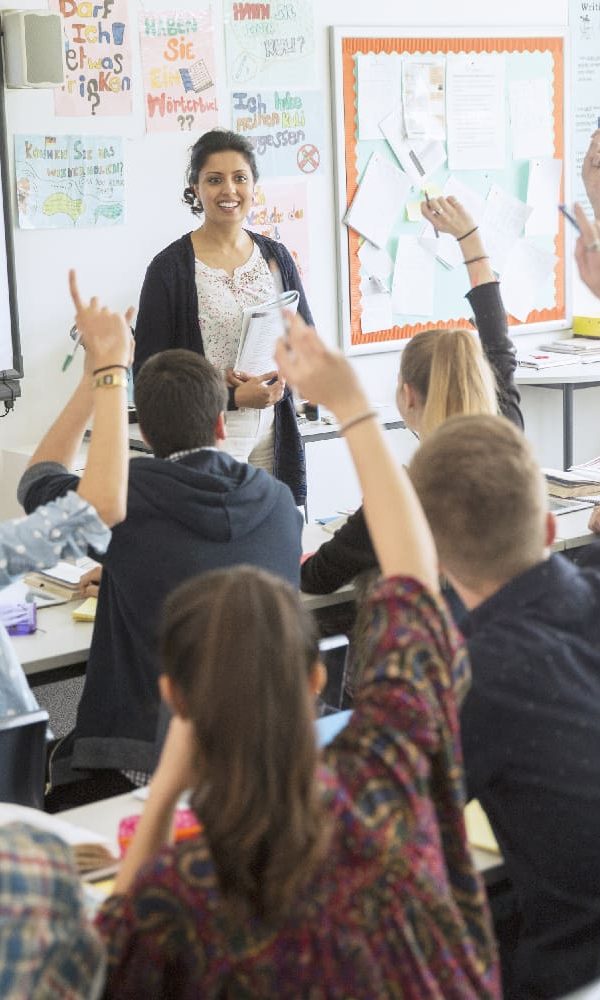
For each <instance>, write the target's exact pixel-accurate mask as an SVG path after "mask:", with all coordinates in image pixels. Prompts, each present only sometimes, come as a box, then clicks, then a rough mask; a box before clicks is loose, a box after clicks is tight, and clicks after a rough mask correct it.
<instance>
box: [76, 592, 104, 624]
mask: <svg viewBox="0 0 600 1000" xmlns="http://www.w3.org/2000/svg"><path fill="white" fill-rule="evenodd" d="M97 605H98V598H97V597H88V599H87V601H84V602H83V604H80V605H79V606H78V607H76V608H73V612H72V617H73V621H76V622H93V621H95V620H96V607H97Z"/></svg>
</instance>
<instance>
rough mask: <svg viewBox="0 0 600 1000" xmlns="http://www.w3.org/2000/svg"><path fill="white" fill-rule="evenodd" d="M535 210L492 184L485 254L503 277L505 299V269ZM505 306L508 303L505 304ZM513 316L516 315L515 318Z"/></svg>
mask: <svg viewBox="0 0 600 1000" xmlns="http://www.w3.org/2000/svg"><path fill="white" fill-rule="evenodd" d="M531 212H532V209H531V208H530V207H529V205H526V204H525V202H524V201H521V200H520V199H519V198H515V197H514V196H513V195H512V194H508V192H506V191H504V190H503V189H502V188H501V187H499V186H498V185H497V184H492V186H491V188H490V190H489V192H488V196H487V199H486V202H485V212H484V215H483V226H484V239H485V249H486V253H488V254H489V256H490V263H491V265H492V267H493V269H494V271H496V272H497V273H498V274H502V276H503V279H502V294H503V296H504V287H505V286H504V269H505V267H506V265H507V262H508V259H509V255H510V253H511V250H512V248H513V247H514V245H515V243H516V242H517V240H518V239H519V237H520V236H521V235H522V233H523V230H524V228H525V223H526V222H527V220H528V218H529V216H530V215H531ZM505 304H506V300H505ZM513 315H514V314H513Z"/></svg>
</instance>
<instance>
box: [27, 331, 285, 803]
mask: <svg viewBox="0 0 600 1000" xmlns="http://www.w3.org/2000/svg"><path fill="white" fill-rule="evenodd" d="M225 400H226V389H225V383H224V381H223V378H222V376H221V374H220V373H219V372H217V371H216V369H215V368H213V366H212V365H211V364H210V363H209V362H208V361H207V360H206V358H201V357H200V356H199V355H198V354H194V353H192V352H191V351H185V350H172V351H163V352H162V353H161V354H158V355H156V356H155V357H153V358H151V359H150V360H149V361H147V362H146V364H145V365H144V367H143V368H142V370H141V371H140V373H139V375H138V378H137V380H136V384H135V401H136V406H137V409H138V416H139V420H140V427H141V429H142V432H143V434H144V436H145V437H146V439H147V441H148V442H149V444H150V445H151V447H152V449H153V451H154V457H142V458H136V459H135V460H133V461H132V462H131V463H130V468H129V490H128V495H127V516H126V518H125V520H124V522H123V523H122V524H121V525H119V526H118V527H117V528H116V529H115V530H114V531H113V536H112V541H111V543H110V545H109V547H108V550H107V552H106V555H105V556H104V557H103V567H104V568H103V573H102V581H101V584H100V593H99V596H98V610H97V615H96V623H95V626H94V634H93V638H92V644H91V649H90V656H89V660H88V664H87V671H86V677H85V685H84V689H83V695H82V698H81V702H80V704H79V710H78V713H77V722H76V726H75V729H74V731H73V732H72V733H71V734H70V735H69V736H67V737H66V738H65V740H64V741H63V742H62V743H61V744H60V745H59V747H58V750H57V751H56V752H55V754H54V755H53V758H52V765H51V778H52V782H53V784H55V785H60V784H64V783H72V782H73V781H79V782H81V781H84V780H88V779H90V777H91V778H93V779H94V781H93V782H92V783H91V784H90V785H89V786H86V787H83V786H82V787H81V789H80V791H81V798H82V799H83V798H84V797H86V795H87V790H88V789H89V791H90V794H91V795H92V796H95V797H100V796H99V795H97V792H98V791H100V786H101V784H102V787H103V788H106V786H107V785H108V787H109V788H110V790H111V791H113V792H115V791H118V790H125V789H121V787H120V785H121V783H120V782H119V780H118V778H119V774H118V772H122V771H127V772H142V773H147V772H149V771H151V770H152V768H153V764H154V761H155V734H156V726H157V717H158V707H159V693H158V685H157V677H158V661H157V649H156V631H155V630H156V627H157V620H158V617H159V614H160V611H161V608H162V604H163V601H164V599H165V598H166V596H167V595H168V594H169V593H170V592H171V591H172V590H173V589H174V588H175V587H176V586H177V585H178V584H179V583H181V582H182V581H183V580H185V579H187V578H189V577H190V576H194V575H196V574H197V573H199V572H200V573H201V572H204V571H205V570H209V569H217V568H225V567H228V566H236V565H239V564H240V563H248V564H251V565H254V566H258V567H260V568H262V569H266V570H269V571H271V572H273V573H276V574H277V575H279V576H281V577H283V578H284V579H286V580H287V581H288V582H289V583H291V584H292V585H295V586H297V585H298V578H299V566H300V553H301V523H302V518H301V516H300V513H299V511H298V510H297V508H296V506H295V504H294V500H293V497H292V495H291V493H290V491H289V489H288V488H287V486H285V485H284V484H283V483H280V482H278V481H277V480H276V479H274V478H273V476H271V475H269V473H267V472H265V471H264V470H263V469H257V468H255V467H254V466H252V465H248V464H246V463H242V462H237V461H236V460H235V459H234V458H232V457H231V456H230V455H228V454H227V453H226V452H224V451H223V450H221V448H220V447H219V445H220V444H221V442H222V441H223V439H224V437H225V433H226V432H225V423H224V412H223V411H224V407H225ZM81 432H83V426H82V427H81ZM80 440H81V435H79V437H78V439H77V441H75V440H73V441H71V442H70V443H69V447H70V449H73V448H74V451H72V450H69V452H68V453H69V454H75V453H76V451H77V445H78V443H79V442H80ZM63 445H65V442H63ZM65 461H66V446H64V447H63V448H62V449H61V448H57V447H56V441H54V442H53V441H52V440H49V439H48V438H46V439H45V445H44V447H43V448H41V447H40V448H38V451H37V452H36V454H35V455H34V456H33V459H32V463H31V465H30V466H29V468H28V469H27V471H26V472H25V474H24V476H23V478H22V480H21V483H20V485H19V499H20V501H21V502H22V503H23V505H24V507H25V509H26V511H29V510H32V509H33V508H34V507H37V506H38V505H39V504H42V503H47V502H48V501H49V500H53V499H55V498H56V497H57V496H61V495H62V494H63V493H65V492H67V490H70V489H76V488H77V485H78V482H79V480H78V477H77V476H75V475H72V474H71V473H69V472H68V470H67V469H66V468H65ZM243 641H244V637H243V636H240V642H241V643H243ZM232 683H235V679H234V678H232ZM105 771H108V772H109V773H108V774H104V773H103V772H105ZM114 772H117V774H115V773H114ZM105 779H106V780H105ZM113 779H114V781H113ZM105 794H108V792H107V791H106V792H105ZM55 798H56V799H58V798H60V799H61V804H62V805H63V806H65V807H66V804H67V802H68V801H69V800H68V798H67V797H66V794H65V795H64V796H62V798H61V797H60V796H58V797H55ZM73 798H74V801H78V800H79V791H78V792H77V796H75V794H74V796H73ZM69 804H71V803H70V802H69Z"/></svg>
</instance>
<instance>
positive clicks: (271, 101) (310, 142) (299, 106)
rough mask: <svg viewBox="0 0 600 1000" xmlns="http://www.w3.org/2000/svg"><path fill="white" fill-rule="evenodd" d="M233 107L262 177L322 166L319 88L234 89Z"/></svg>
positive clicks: (235, 120)
mask: <svg viewBox="0 0 600 1000" xmlns="http://www.w3.org/2000/svg"><path fill="white" fill-rule="evenodd" d="M231 110H232V122H233V125H232V127H233V130H234V132H240V133H241V134H242V135H245V136H246V137H247V138H248V139H250V141H251V143H252V145H253V146H254V149H255V152H256V161H257V163H258V170H259V173H260V176H261V177H281V176H284V175H286V174H287V175H289V176H292V175H294V174H296V175H300V174H305V175H309V174H314V173H315V172H316V171H318V170H319V168H320V167H321V161H322V157H323V146H324V141H325V140H324V134H323V95H322V94H321V93H320V92H319V91H316V90H304V91H300V90H287V89H286V90H261V91H257V90H251V91H250V90H234V91H233V93H232V95H231ZM321 172H322V170H321Z"/></svg>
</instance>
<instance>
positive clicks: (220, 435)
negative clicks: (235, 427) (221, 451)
mask: <svg viewBox="0 0 600 1000" xmlns="http://www.w3.org/2000/svg"><path fill="white" fill-rule="evenodd" d="M226 439H227V427H226V425H225V414H224V412H223V411H222V410H221V412H220V413H219V416H218V417H217V422H216V424H215V441H225V440H226Z"/></svg>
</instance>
